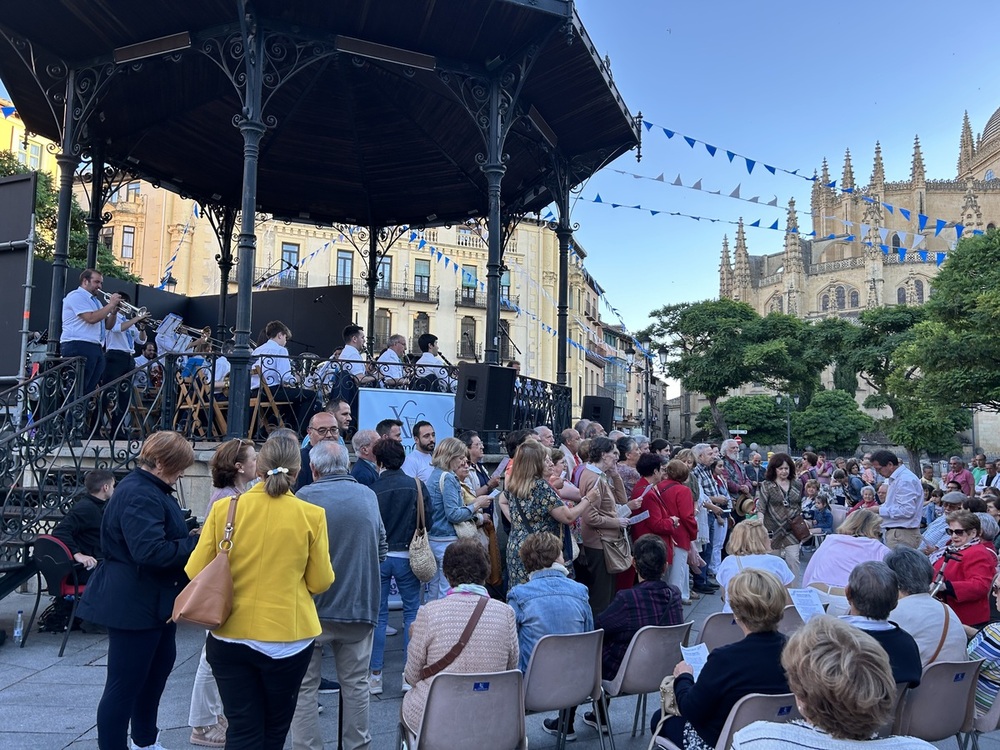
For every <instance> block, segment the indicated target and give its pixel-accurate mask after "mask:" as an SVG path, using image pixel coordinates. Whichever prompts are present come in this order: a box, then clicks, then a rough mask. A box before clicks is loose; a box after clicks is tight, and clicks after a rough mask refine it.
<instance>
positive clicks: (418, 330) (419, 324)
mask: <svg viewBox="0 0 1000 750" xmlns="http://www.w3.org/2000/svg"><path fill="white" fill-rule="evenodd" d="M430 330H431V318H430V316H429V315H428V314H427V313H425V312H422V313H417V316H416V317H415V318H414V319H413V340H412V341H411V342H410V351H411V352H413V353H414V354H419V353H420V345H419V343H418V339H419V338H420V337H421V336H422V335H423V334H425V333H429V332H430Z"/></svg>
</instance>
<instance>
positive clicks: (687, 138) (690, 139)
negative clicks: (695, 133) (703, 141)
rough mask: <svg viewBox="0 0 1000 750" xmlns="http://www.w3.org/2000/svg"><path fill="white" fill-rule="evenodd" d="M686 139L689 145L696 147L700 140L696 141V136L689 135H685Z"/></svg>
mask: <svg viewBox="0 0 1000 750" xmlns="http://www.w3.org/2000/svg"><path fill="white" fill-rule="evenodd" d="M684 140H685V141H687V144H688V145H689V146H690V147H691V148H694V144H696V143H697V142H698V141H696V140H695V139H694V138H691V137H689V136H684Z"/></svg>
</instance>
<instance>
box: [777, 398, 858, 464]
mask: <svg viewBox="0 0 1000 750" xmlns="http://www.w3.org/2000/svg"><path fill="white" fill-rule="evenodd" d="M873 424H874V422H873V420H872V418H871V417H869V416H868V415H867V414H865V413H864V412H863V411H861V409H860V407H859V406H858V404H857V402H856V401H855V400H854V398H853V397H852V396H851V395H850V394H849V393H846V392H844V391H818V392H817V393H816V394H815V395H814V396H813V398H812V401H810V402H809V405H808V406H807V407H806V408H805V409H803V410H802V411H798V412H794V413H793V414H792V436H793V439H794V440H795V443H796V444H797V445H811V446H813V447H814V448H815V449H816V450H824V451H836V452H838V453H852V452H853V451H855V450H857V447H858V445H859V444H860V442H861V439H860V433H861V432H864V431H866V430H870V429H871V428H872V426H873Z"/></svg>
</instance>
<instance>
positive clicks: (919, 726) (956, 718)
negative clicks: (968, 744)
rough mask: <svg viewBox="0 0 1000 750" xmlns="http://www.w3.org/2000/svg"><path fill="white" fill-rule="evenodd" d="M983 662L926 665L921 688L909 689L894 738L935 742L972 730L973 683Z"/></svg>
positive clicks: (974, 708) (973, 726)
mask: <svg viewBox="0 0 1000 750" xmlns="http://www.w3.org/2000/svg"><path fill="white" fill-rule="evenodd" d="M982 664H983V661H982V659H980V660H979V661H938V662H934V663H933V664H931V665H929V666H928V667H927V668H926V669H925V670H924V673H923V675H922V676H921V678H920V685H919V686H918V687H915V688H910V690H908V691H907V693H906V699H905V700H904V702H903V710H902V712H901V713H900V716H899V721H897V722H896V726H895V727H894V732H893V734H901V735H908V736H910V737H917V738H919V739H922V740H926V741H927V742H938V741H940V740H943V739H946V738H948V737H952V736H954V737H955V739H956V740H957V741H958V746H959V747H960V748H961V747H963V742H962V737H961V734H962V733H963V732H965V733H969V732H972V730H973V729H974V728H975V718H976V681H977V679H978V678H979V668H980V667H981V666H982Z"/></svg>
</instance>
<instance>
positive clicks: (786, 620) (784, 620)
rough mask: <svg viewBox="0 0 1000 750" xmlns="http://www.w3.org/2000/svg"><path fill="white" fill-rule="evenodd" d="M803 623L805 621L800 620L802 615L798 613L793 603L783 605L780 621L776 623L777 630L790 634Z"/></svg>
mask: <svg viewBox="0 0 1000 750" xmlns="http://www.w3.org/2000/svg"><path fill="white" fill-rule="evenodd" d="M803 625H805V623H804V622H802V615H800V614H799V611H798V610H797V609H795V606H794V605H792V604H789V605H788V606H786V607H785V611H784V613H783V614H782V615H781V622H779V623H778V632H779V633H782V634H783V635H786V636H790V635H791V634H792V633H794V632H795V631H796V630H798V629H799V628H801V627H802V626H803Z"/></svg>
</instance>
